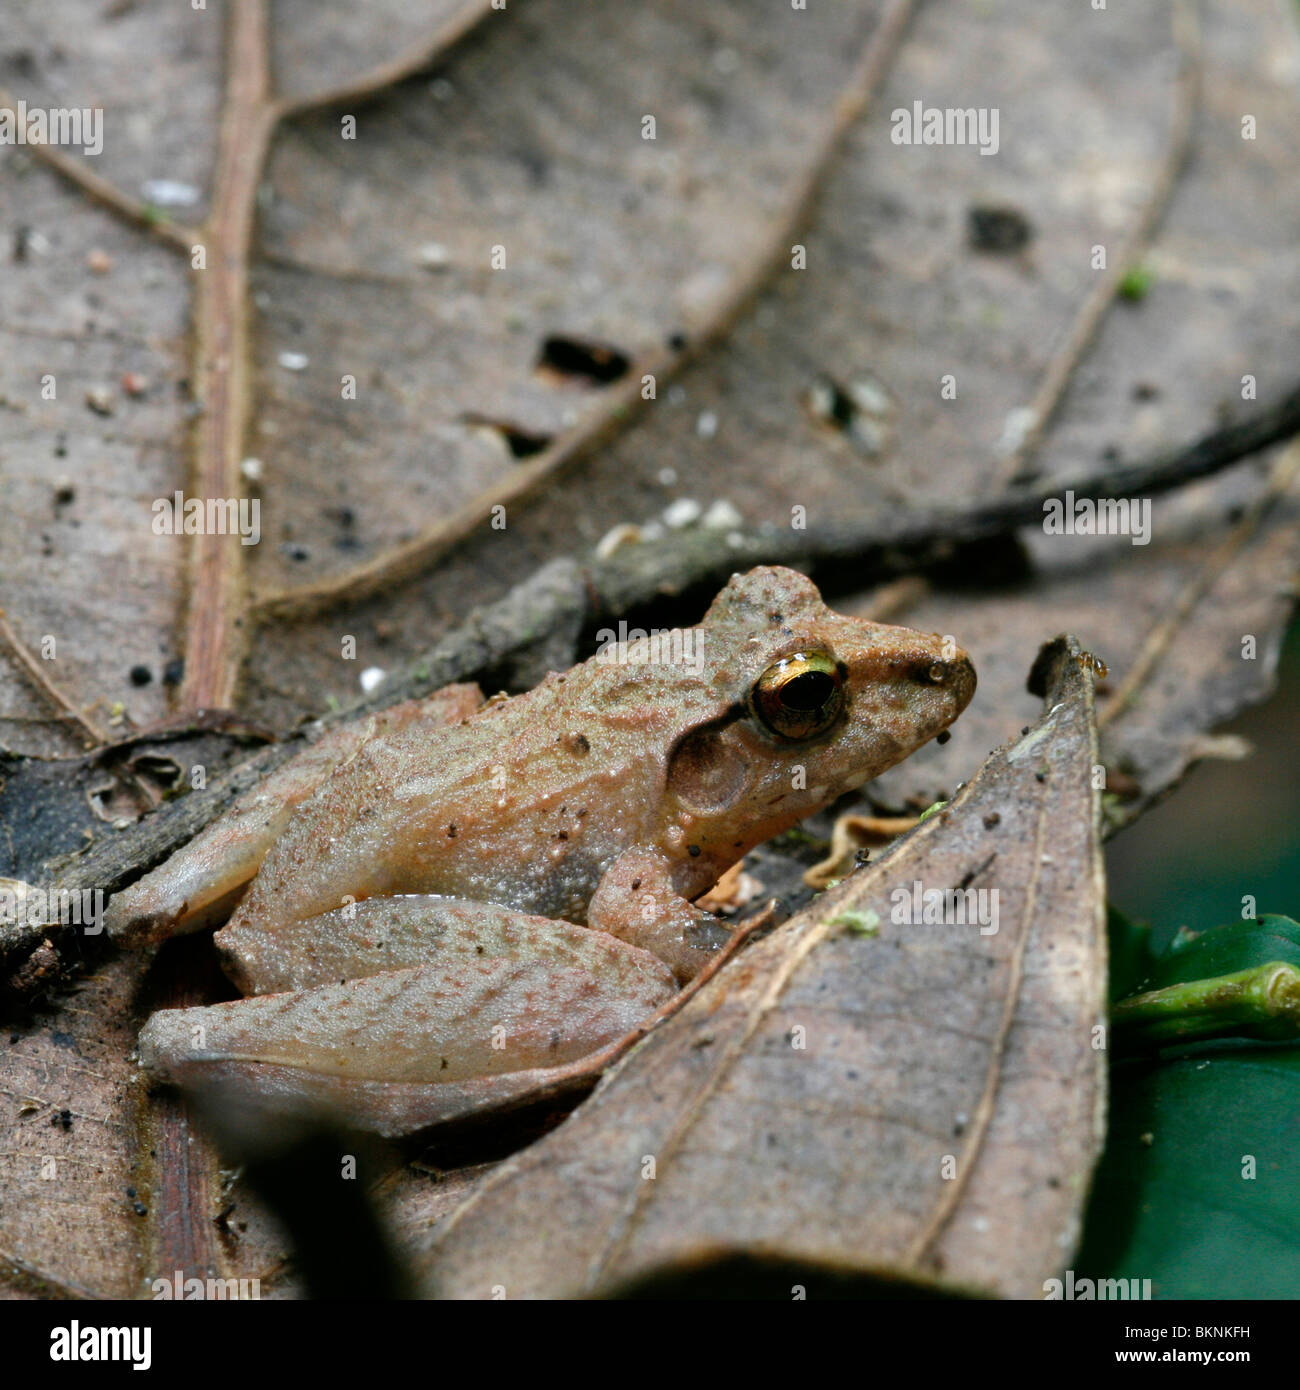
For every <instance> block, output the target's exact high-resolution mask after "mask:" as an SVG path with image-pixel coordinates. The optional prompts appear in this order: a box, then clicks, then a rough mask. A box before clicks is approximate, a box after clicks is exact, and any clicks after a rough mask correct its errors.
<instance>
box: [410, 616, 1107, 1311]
mask: <svg viewBox="0 0 1300 1390" xmlns="http://www.w3.org/2000/svg"><path fill="white" fill-rule="evenodd" d="M1082 655H1083V654H1082V653H1081V652H1080V651H1079V649H1078V646H1077V644H1075V643H1073V642H1072V641H1071V640H1069V639H1058V640H1057V641H1056V642H1055V643H1052V644H1050V645H1049V646H1048V647H1046V648H1044V651H1043V655H1042V657H1041V658H1040V660H1039V663H1038V664H1037V666H1036V667H1035V672H1036V676H1037V689H1038V692H1039V693H1040V694H1045V696H1046V704H1047V710H1046V713H1044V715H1043V716H1042V718H1041V719H1040V720H1039V721H1038V723H1037V724H1036V725H1035V726H1034V727H1033V728H1031V729H1030V730H1029V732H1028V733H1027V734H1025V735H1024V736H1023V737H1022V738H1020V739H1018V740H1017V741H1016V742H1014V743H1012V744H1010V745H1009V746H1007V747H1005V748H1003V749H1001V750H1000V751H999V752H997V753H996V754H994V755H993V756H992V757H991V758H990V759H989V761H988V762H987V763H986V764H985V766H984V767H983V768H982V769H981V771H980V772H979V774H978V775H977V776H976V777H975V778H974V780H973V781H972V782H971V783H970V785H969V786H967V787H966V788H965V790H964V791H963V792H962V793H961V794H960V795H959V796H958V797H957V798H956V799H955V800H954V801H953V802H952V804H951V805H949V806H948V807H947V808H945V809H944V810H943V811H942V812H940V813H938V814H937V815H935V816H932V817H930V818H929V819H927V820H926V821H925V822H924V823H923V824H922V825H921V826H919V827H918V828H917V830H916V831H915V833H914V834H912V835H910V836H909V837H908V838H906V839H905V840H902V841H900V842H899V843H898V845H897V846H896V848H895V849H894V850H893V851H892V852H891V853H890V854H889V855H888V856H887V857H886V858H884V859H883V860H882V861H881V862H880V863H879V864H877V865H874V866H873V867H872V868H870V869H869V870H866V871H864V872H861V873H859V874H856V875H854V876H853V877H852V878H850V879H848V880H847V881H846V882H845V883H843V884H842V885H841V886H840V887H839V888H838V889H836V890H833V891H832V892H831V893H829V894H827V895H826V896H825V897H823V898H821V899H819V900H818V901H817V902H816V903H815V904H814V905H813V906H812V907H810V908H809V909H807V910H806V911H805V912H803V913H801V914H800V915H799V916H797V917H795V918H793V919H792V920H791V921H790V922H788V923H786V925H785V926H783V927H781V928H780V929H779V930H777V931H776V932H774V933H773V934H772V935H771V936H770V937H768V938H767V939H766V940H765V941H762V942H761V943H759V944H758V945H756V946H754V947H752V948H750V949H749V950H748V951H747V952H745V953H744V954H743V955H742V956H741V957H740V959H739V960H737V961H736V962H735V963H734V964H733V965H731V966H730V967H729V968H728V969H727V970H726V971H724V972H722V973H721V974H720V975H718V976H717V977H715V979H714V980H713V981H712V983H710V984H709V985H708V986H707V987H706V988H704V989H702V990H701V991H700V992H699V993H698V994H697V995H696V996H695V998H694V999H693V1000H691V1001H690V1003H689V1004H687V1006H686V1007H685V1008H684V1009H682V1010H681V1011H680V1012H679V1013H677V1014H676V1015H675V1016H674V1017H673V1018H672V1019H671V1020H669V1021H668V1022H667V1023H665V1024H664V1025H663V1026H661V1027H660V1028H659V1029H657V1030H656V1031H655V1032H654V1033H652V1034H651V1035H650V1037H649V1038H647V1039H646V1041H645V1042H644V1043H642V1044H641V1045H640V1046H639V1047H638V1048H636V1049H635V1050H634V1051H633V1052H632V1053H631V1054H630V1055H629V1056H628V1057H627V1058H626V1059H625V1060H624V1061H623V1062H622V1063H620V1065H619V1066H618V1067H616V1068H615V1070H614V1071H613V1072H612V1073H611V1074H610V1075H609V1076H608V1077H607V1078H606V1079H605V1081H604V1082H603V1083H602V1084H601V1086H600V1087H599V1089H598V1090H597V1091H596V1093H595V1094H594V1095H593V1096H592V1098H591V1099H590V1101H588V1102H587V1104H586V1105H584V1106H583V1108H582V1109H581V1110H579V1111H578V1113H577V1114H575V1115H574V1116H572V1117H571V1118H570V1119H569V1120H568V1121H567V1122H566V1123H565V1124H563V1125H562V1126H561V1127H560V1128H559V1129H558V1130H556V1131H555V1132H554V1133H553V1134H551V1135H550V1136H548V1137H547V1138H546V1139H544V1140H542V1141H541V1142H540V1143H539V1144H536V1145H534V1146H533V1147H532V1148H530V1149H528V1150H526V1151H525V1152H524V1153H522V1154H520V1155H518V1156H516V1157H515V1158H513V1159H511V1160H509V1161H508V1162H507V1163H506V1164H505V1165H504V1166H503V1167H502V1168H501V1169H499V1170H498V1171H497V1172H496V1173H495V1174H494V1175H493V1176H492V1177H491V1178H489V1179H487V1180H486V1181H485V1183H484V1184H483V1186H482V1187H481V1188H480V1189H479V1191H478V1192H477V1193H476V1194H475V1195H474V1196H473V1197H471V1198H470V1199H469V1200H468V1201H467V1202H466V1203H465V1205H464V1206H463V1207H461V1208H460V1209H459V1210H458V1211H457V1212H456V1213H455V1214H454V1216H453V1217H452V1218H450V1219H449V1221H448V1222H447V1223H446V1224H445V1225H444V1226H443V1227H442V1228H441V1230H440V1232H439V1233H438V1234H437V1235H436V1236H435V1238H434V1239H433V1240H432V1241H429V1242H427V1243H425V1244H424V1245H423V1246H422V1247H421V1248H420V1249H419V1251H418V1255H417V1257H418V1260H419V1262H420V1265H421V1268H422V1271H423V1275H424V1278H425V1281H426V1285H427V1288H428V1290H429V1292H431V1293H432V1294H434V1295H436V1296H439V1297H445V1298H474V1297H483V1298H488V1297H491V1296H492V1290H493V1287H494V1286H503V1287H504V1288H505V1290H506V1296H507V1297H510V1298H517V1297H530V1296H531V1297H552V1298H554V1297H566V1296H568V1297H572V1296H576V1295H581V1294H602V1293H607V1292H610V1291H612V1290H614V1289H616V1288H617V1287H618V1286H619V1285H621V1284H622V1283H624V1282H626V1281H628V1280H632V1279H636V1278H638V1277H640V1276H643V1275H646V1274H648V1273H649V1272H651V1271H653V1270H656V1269H662V1268H663V1267H664V1266H669V1267H682V1266H687V1267H689V1266H690V1265H692V1264H695V1263H698V1262H700V1261H702V1260H704V1259H707V1258H710V1257H712V1256H715V1255H717V1254H718V1253H720V1252H736V1251H740V1252H753V1253H759V1254H762V1255H766V1256H776V1257H785V1258H790V1259H795V1260H801V1261H807V1262H811V1263H815V1264H820V1265H826V1266H831V1267H835V1268H838V1269H841V1270H860V1271H869V1272H873V1273H876V1274H878V1275H880V1276H882V1277H885V1278H893V1279H904V1280H916V1281H922V1282H926V1283H931V1282H938V1283H941V1284H944V1285H947V1286H953V1287H957V1288H964V1289H974V1290H980V1291H983V1292H986V1293H996V1294H1002V1295H1006V1296H1012V1297H1035V1296H1037V1297H1041V1295H1042V1285H1043V1281H1044V1280H1045V1279H1047V1278H1050V1277H1052V1276H1053V1275H1054V1274H1055V1273H1056V1272H1057V1270H1058V1269H1059V1268H1060V1267H1062V1266H1063V1265H1064V1264H1065V1263H1066V1262H1067V1260H1068V1258H1069V1256H1070V1253H1071V1251H1072V1250H1073V1249H1074V1246H1075V1244H1076V1242H1077V1239H1078V1234H1079V1222H1080V1213H1081V1208H1082V1203H1083V1200H1084V1197H1085V1195H1086V1192H1087V1188H1088V1181H1089V1177H1090V1174H1091V1172H1092V1167H1093V1164H1094V1163H1095V1161H1096V1158H1097V1155H1098V1152H1099V1150H1100V1144H1101V1138H1102V1113H1103V1107H1104V1075H1105V1073H1104V1056H1105V1054H1104V1051H1103V1050H1102V1049H1101V1046H1100V1040H1101V1039H1103V1038H1104V1018H1105V995H1106V961H1105V900H1104V887H1103V880H1102V871H1101V866H1100V859H1099V823H1100V817H1099V794H1098V792H1097V791H1095V790H1094V789H1093V776H1092V769H1093V765H1094V763H1095V761H1096V756H1097V754H1096V728H1095V721H1094V712H1093V699H1092V681H1093V676H1092V674H1091V671H1090V669H1089V668H1088V667H1087V665H1086V662H1085V661H1084V660H1082V659H1081V658H1082ZM936 892H937V893H939V894H941V895H948V903H949V905H948V907H947V909H946V912H947V917H948V923H949V924H947V925H943V924H939V923H934V922H926V921H922V920H920V918H921V916H922V915H923V913H925V912H928V909H929V906H930V904H931V903H932V902H933V901H934V900H933V899H931V898H929V897H927V896H926V895H929V894H933V893H936ZM954 893H956V894H957V896H958V897H960V899H961V901H962V902H963V903H964V904H966V905H967V906H966V918H965V921H966V924H965V925H956V924H952V915H953V914H952V907H953V905H955V903H956V901H957V899H956V897H953V896H951V895H953V894H954ZM923 903H924V904H925V908H923V909H922V912H918V913H917V917H918V920H916V921H914V922H912V923H910V924H904V923H902V922H899V921H898V920H897V918H898V917H899V916H901V915H904V910H905V911H906V912H908V913H910V912H912V910H913V909H914V908H916V907H918V906H920V905H921V904H923ZM1099 1029H1100V1030H1101V1031H1100V1032H1099V1031H1098V1030H1099ZM773 1292H774V1293H775V1292H777V1291H776V1290H775V1289H774V1290H773Z"/></svg>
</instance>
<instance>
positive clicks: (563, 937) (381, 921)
mask: <svg viewBox="0 0 1300 1390" xmlns="http://www.w3.org/2000/svg"><path fill="white" fill-rule="evenodd" d="M213 940H214V942H215V943H216V946H217V948H218V949H219V950H220V951H221V953H222V956H223V958H224V964H225V968H226V973H227V974H228V975H229V976H230V977H231V979H232V980H234V982H235V983H236V985H238V986H239V989H240V990H241V992H242V993H244V994H279V993H282V992H284V991H285V990H293V989H313V988H315V987H316V986H318V985H336V984H342V983H343V982H344V981H346V980H355V979H362V978H365V977H367V976H371V975H378V974H380V973H382V972H383V971H386V970H400V969H403V968H405V967H408V966H417V965H423V966H438V967H439V968H440V969H444V970H446V971H448V972H452V973H454V972H455V971H456V970H458V969H460V968H461V967H462V966H464V965H467V964H472V963H474V962H476V961H483V960H495V959H503V958H504V959H509V960H513V961H516V962H521V963H522V962H535V963H537V964H538V965H542V966H557V967H559V966H565V967H573V968H575V969H579V970H585V971H587V972H588V973H590V974H591V975H592V976H593V978H596V979H598V980H600V981H602V982H603V983H604V984H605V985H606V986H609V987H613V988H618V987H620V986H621V984H622V983H623V982H626V983H627V985H628V987H629V988H630V989H631V990H632V992H633V994H634V995H635V994H637V993H638V991H639V990H640V989H641V984H640V982H641V981H642V980H644V979H649V978H653V979H657V980H659V981H661V982H663V983H664V984H665V985H666V986H667V987H669V990H670V992H671V981H672V977H671V974H670V972H669V971H668V969H667V968H666V967H665V966H664V964H663V962H662V961H660V960H659V959H658V958H657V957H656V956H654V955H653V954H651V953H650V952H648V951H645V950H641V949H638V948H637V946H636V945H629V944H628V943H627V942H626V941H619V940H615V939H614V938H613V937H611V936H607V935H606V934H605V933H604V932H601V931H593V930H591V929H590V928H588V927H577V926H574V924H573V923H572V922H563V921H557V920H556V919H554V918H551V917H534V916H531V915H530V914H528V913H525V912H517V911H515V910H514V909H513V908H508V907H499V906H498V905H497V904H495V903H483V902H476V901H474V900H473V899H470V898H455V897H444V896H442V895H439V894H408V895H405V896H402V897H395V898H366V899H364V900H363V901H362V902H359V903H351V904H349V905H348V906H346V907H338V908H334V909H333V910H332V911H330V912H322V913H321V914H320V915H319V916H316V917H307V918H303V919H302V920H300V921H290V922H277V923H276V925H275V926H274V927H273V928H266V927H262V926H260V925H259V924H258V923H257V922H256V921H236V922H232V923H231V924H230V925H229V926H227V927H223V928H222V930H221V931H219V932H218V933H217V934H216V936H215V937H214V938H213Z"/></svg>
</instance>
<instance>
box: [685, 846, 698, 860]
mask: <svg viewBox="0 0 1300 1390" xmlns="http://www.w3.org/2000/svg"><path fill="white" fill-rule="evenodd" d="M686 853H687V854H689V855H690V856H691V858H692V859H698V858H699V857H700V847H699V845H687V846H686Z"/></svg>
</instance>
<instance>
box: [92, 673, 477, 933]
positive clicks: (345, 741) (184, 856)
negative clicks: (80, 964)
mask: <svg viewBox="0 0 1300 1390" xmlns="http://www.w3.org/2000/svg"><path fill="white" fill-rule="evenodd" d="M482 700H483V696H482V693H481V691H480V690H479V688H478V686H476V685H449V686H446V687H445V688H444V689H442V690H438V691H435V692H434V693H433V694H432V695H430V696H428V697H427V698H426V699H423V700H407V701H406V702H404V703H403V704H400V705H394V706H393V707H392V708H391V709H387V710H383V711H381V712H380V713H378V714H374V715H369V716H367V717H366V718H364V719H357V720H353V721H352V722H351V723H347V724H340V725H338V726H336V727H335V728H332V729H329V730H328V731H327V732H326V733H324V734H323V735H322V736H321V737H320V738H319V739H317V740H316V742H315V743H313V744H312V745H311V746H310V747H308V748H304V749H303V751H302V752H301V753H299V754H298V755H297V756H296V757H293V758H290V760H289V761H288V762H287V763H285V764H284V766H283V767H279V768H277V769H276V770H275V771H274V772H272V773H271V774H270V775H269V776H267V777H265V778H263V779H262V781H260V782H258V783H257V785H256V786H254V787H250V788H249V790H248V791H246V792H245V793H244V795H243V796H241V797H239V798H238V800H236V801H235V802H234V803H233V805H232V806H231V807H230V809H229V810H228V811H226V812H225V814H224V815H222V816H220V817H218V819H216V820H215V821H213V822H212V824H211V825H209V826H207V827H206V829H204V830H202V831H201V832H200V833H199V834H198V835H196V836H195V837H194V839H193V840H191V841H190V842H189V844H187V845H184V846H182V848H180V849H179V850H177V851H176V853H175V854H173V855H172V857H171V858H170V859H168V860H167V861H166V863H164V864H160V865H159V866H158V868H156V869H154V870H153V871H152V872H151V873H147V874H145V876H144V877H143V878H142V879H140V880H139V881H138V882H136V883H134V884H132V885H131V886H130V887H129V888H127V889H125V890H124V891H123V892H121V893H117V894H114V896H113V900H112V902H110V903H109V906H108V912H107V914H106V916H105V925H106V926H107V927H108V931H109V935H110V936H112V937H113V938H114V940H116V941H118V942H120V943H121V944H122V945H125V946H144V945H147V944H149V943H150V942H154V941H162V940H165V939H166V938H167V937H169V936H175V935H178V934H179V933H181V932H189V931H197V930H198V929H199V928H200V927H203V926H207V925H209V924H210V923H211V922H213V921H220V920H221V918H222V916H223V915H225V916H228V915H229V912H230V909H231V908H232V907H233V906H234V903H235V901H237V899H238V895H239V894H240V893H241V892H242V890H243V889H244V887H245V886H246V885H247V883H248V881H249V880H250V879H251V878H252V877H253V875H254V874H256V873H257V871H258V869H259V868H260V867H261V865H262V860H263V859H265V858H266V853H267V851H268V850H269V849H270V848H271V846H272V845H273V844H274V843H275V841H276V840H277V839H278V838H279V837H280V835H281V834H282V833H283V831H284V828H285V826H286V825H287V824H288V823H289V818H290V816H291V815H292V814H293V812H294V810H295V809H296V808H297V807H298V806H300V805H301V804H302V803H303V802H304V801H306V799H307V798H308V797H309V796H310V795H311V794H312V793H313V792H314V791H315V790H316V789H317V788H318V787H319V786H320V785H321V783H322V782H324V781H325V779H326V778H327V777H328V776H329V775H330V774H331V773H332V772H333V771H334V770H335V769H336V768H338V767H341V766H342V765H343V764H344V763H345V762H347V761H348V759H350V758H352V757H353V756H354V755H355V754H356V752H357V750H358V749H359V748H361V746H362V745H363V744H364V743H365V742H366V741H367V740H368V739H370V738H373V737H374V736H375V735H376V734H380V733H387V732H390V731H392V730H395V729H404V728H408V727H411V726H412V725H420V724H423V725H425V726H426V727H428V728H429V729H431V730H432V729H436V728H441V727H442V726H444V725H446V724H451V723H455V722H457V721H458V720H461V719H465V718H468V716H469V715H471V714H473V712H474V711H475V710H476V709H477V708H478V707H479V705H480V704H481V703H482Z"/></svg>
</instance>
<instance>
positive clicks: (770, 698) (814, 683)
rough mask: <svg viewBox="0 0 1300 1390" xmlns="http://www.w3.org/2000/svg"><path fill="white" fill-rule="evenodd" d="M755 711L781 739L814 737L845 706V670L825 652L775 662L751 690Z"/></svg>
mask: <svg viewBox="0 0 1300 1390" xmlns="http://www.w3.org/2000/svg"><path fill="white" fill-rule="evenodd" d="M750 703H751V705H752V707H753V710H754V714H755V716H756V717H757V718H758V721H759V723H761V724H762V725H763V726H764V728H766V729H768V730H769V731H770V732H771V733H774V734H777V735H778V736H779V737H781V738H788V739H804V738H816V737H817V735H818V734H824V733H825V732H826V730H827V729H829V728H830V727H831V725H832V724H834V723H835V721H836V719H838V718H839V716H840V712H841V711H842V710H843V708H844V673H843V671H842V669H841V667H840V665H839V663H838V662H837V661H836V660H835V658H834V657H833V656H832V655H831V654H830V652H826V651H810V652H798V653H796V654H795V655H794V656H787V657H786V658H785V659H784V660H782V661H777V662H774V663H773V664H772V665H771V666H769V667H768V668H767V670H766V671H764V672H763V674H762V675H761V676H760V677H759V678H758V680H757V682H756V683H755V685H754V688H753V690H752V691H751V692H750Z"/></svg>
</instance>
